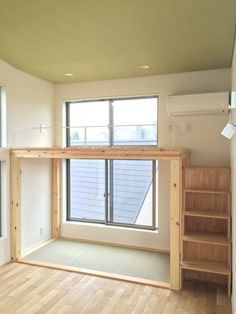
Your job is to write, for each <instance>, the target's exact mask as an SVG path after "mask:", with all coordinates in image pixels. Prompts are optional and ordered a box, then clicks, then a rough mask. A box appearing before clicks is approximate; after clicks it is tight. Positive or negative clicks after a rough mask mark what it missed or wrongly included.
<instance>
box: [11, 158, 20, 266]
mask: <svg viewBox="0 0 236 314" xmlns="http://www.w3.org/2000/svg"><path fill="white" fill-rule="evenodd" d="M10 210H11V224H10V225H11V227H10V234H11V260H12V261H17V259H18V258H19V257H20V256H21V162H20V159H19V158H16V157H15V156H13V155H11V209H10Z"/></svg>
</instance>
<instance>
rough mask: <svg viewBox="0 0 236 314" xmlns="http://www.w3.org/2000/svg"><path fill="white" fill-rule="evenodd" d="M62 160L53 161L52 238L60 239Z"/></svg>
mask: <svg viewBox="0 0 236 314" xmlns="http://www.w3.org/2000/svg"><path fill="white" fill-rule="evenodd" d="M60 175H61V160H60V159H52V207H53V214H52V236H53V238H54V239H57V238H59V237H60V221H61V215H60V213H61V176H60Z"/></svg>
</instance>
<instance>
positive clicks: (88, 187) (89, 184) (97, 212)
mask: <svg viewBox="0 0 236 314" xmlns="http://www.w3.org/2000/svg"><path fill="white" fill-rule="evenodd" d="M69 171H70V195H69V197H70V219H82V220H83V219H85V220H86V219H90V220H91V219H92V220H99V221H100V220H101V221H104V220H105V197H104V193H105V161H104V160H80V159H71V160H70V169H69Z"/></svg>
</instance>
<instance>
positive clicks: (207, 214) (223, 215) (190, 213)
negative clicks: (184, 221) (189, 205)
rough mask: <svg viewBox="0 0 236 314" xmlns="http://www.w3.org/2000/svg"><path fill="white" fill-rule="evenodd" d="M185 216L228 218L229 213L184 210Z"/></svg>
mask: <svg viewBox="0 0 236 314" xmlns="http://www.w3.org/2000/svg"><path fill="white" fill-rule="evenodd" d="M183 214H184V215H185V216H192V217H205V218H222V219H229V213H225V212H220V211H213V210H212V211H209V210H185V211H184V212H183Z"/></svg>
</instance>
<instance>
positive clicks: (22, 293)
mask: <svg viewBox="0 0 236 314" xmlns="http://www.w3.org/2000/svg"><path fill="white" fill-rule="evenodd" d="M0 313H1V314H5V313H6V314H11V313H17V314H21V313H22V314H26V313H30V314H36V313H37V314H41V313H56V314H61V313H74V314H75V313H86V314H89V313H91V314H92V313H93V314H97V313H102V314H106V313H107V314H108V313H117V314H121V313H125V314H128V313H147V314H149V313H155V314H158V313H160V314H193V313H196V314H204V313H206V314H213V313H217V314H220V313H222V314H228V313H231V306H230V299H228V297H227V293H226V291H225V290H224V289H223V288H222V287H220V286H219V287H217V289H216V287H210V286H207V285H205V284H200V283H190V282H187V283H186V284H185V285H184V289H183V290H182V291H181V292H179V293H177V292H174V291H171V290H168V289H162V288H156V287H150V286H145V285H139V284H133V283H127V282H122V281H117V280H110V279H104V278H98V277H93V276H89V275H82V274H78V273H69V272H65V271H60V270H53V269H47V268H42V267H36V266H30V265H24V264H16V263H11V264H8V265H5V266H3V267H1V268H0Z"/></svg>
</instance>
